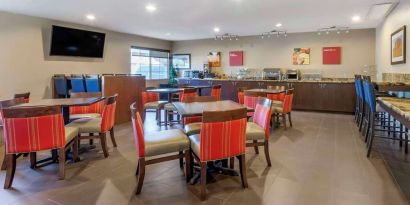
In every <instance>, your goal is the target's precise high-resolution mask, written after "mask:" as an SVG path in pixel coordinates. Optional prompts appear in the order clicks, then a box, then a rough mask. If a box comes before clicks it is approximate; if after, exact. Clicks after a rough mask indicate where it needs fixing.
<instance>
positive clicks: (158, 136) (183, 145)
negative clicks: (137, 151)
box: [145, 129, 189, 157]
mask: <svg viewBox="0 0 410 205" xmlns="http://www.w3.org/2000/svg"><path fill="white" fill-rule="evenodd" d="M188 149H189V140H188V137H187V136H186V135H185V134H184V133H183V132H182V131H181V130H179V129H173V130H163V131H159V132H155V133H152V134H149V133H148V134H147V135H146V136H145V156H146V157H151V156H157V155H161V154H168V153H172V152H179V151H185V150H188Z"/></svg>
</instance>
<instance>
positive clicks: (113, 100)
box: [101, 94, 118, 132]
mask: <svg viewBox="0 0 410 205" xmlns="http://www.w3.org/2000/svg"><path fill="white" fill-rule="evenodd" d="M117 97H118V94H115V95H113V96H110V97H108V98H107V99H106V101H105V106H104V109H103V112H102V119H101V132H107V131H108V130H111V128H113V127H114V123H115V109H116V107H117Z"/></svg>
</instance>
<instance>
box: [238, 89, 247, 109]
mask: <svg viewBox="0 0 410 205" xmlns="http://www.w3.org/2000/svg"><path fill="white" fill-rule="evenodd" d="M245 90H246V88H245V87H241V88H238V103H239V104H242V105H243V104H244V101H245V93H244V91H245Z"/></svg>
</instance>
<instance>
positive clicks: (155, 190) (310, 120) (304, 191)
mask: <svg viewBox="0 0 410 205" xmlns="http://www.w3.org/2000/svg"><path fill="white" fill-rule="evenodd" d="M293 120H294V127H293V128H290V129H287V130H284V129H283V128H281V129H277V130H274V131H272V134H271V139H270V150H271V158H272V167H267V166H266V162H265V157H264V155H255V154H254V151H253V149H248V150H247V167H248V182H249V188H248V189H242V188H241V185H240V179H239V177H225V176H219V175H218V176H216V178H217V181H216V182H215V183H212V184H208V185H207V191H208V200H207V201H206V202H200V201H199V199H198V197H197V196H198V191H199V189H198V188H199V187H198V186H192V185H188V184H186V183H185V181H184V176H183V172H182V171H181V170H180V168H179V165H178V161H170V162H166V163H162V164H157V165H150V166H149V167H148V168H147V173H146V178H145V183H144V186H143V189H142V193H141V195H139V196H134V195H133V191H134V187H135V185H136V181H135V177H134V173H135V168H136V161H137V158H136V154H135V149H134V142H133V136H132V129H131V126H130V124H128V123H127V124H122V125H119V126H117V127H116V139H117V140H118V145H119V147H118V148H117V149H114V148H112V145H111V143H110V141H109V145H110V150H109V152H110V156H109V158H107V159H104V158H103V157H102V153H101V150H100V149H99V144H98V143H97V149H95V150H93V151H90V152H89V153H86V154H83V155H82V157H83V160H82V161H81V162H78V163H75V164H71V163H68V165H67V175H66V180H63V181H58V180H57V166H56V165H50V166H47V167H43V168H40V169H37V170H31V169H29V168H28V166H29V162H28V159H27V158H21V159H19V160H18V167H17V172H16V176H15V181H14V184H13V189H11V190H3V189H0V204H2V205H8V204H13V205H16V204H76V205H77V204H81V205H82V204H84V205H85V204H168V205H169V204H213V205H217V204H233V205H238V204H272V205H273V204H278V205H287V204H295V205H303V204H307V205H320V204H325V205H328V204H329V205H330V204H335V205H339V204H343V205H350V204H358V205H366V204H372V205H379V204H380V205H382V204H386V205H390V204H391V205H400V204H408V202H407V199H406V195H407V196H410V165H409V164H410V163H409V160H408V157H407V156H406V155H404V154H403V153H402V151H401V150H399V149H398V144H397V143H395V144H393V143H390V142H386V141H380V140H378V141H377V143H376V144H377V146H376V151H375V154H374V155H373V157H372V158H371V159H367V158H366V157H365V151H366V150H365V146H364V143H363V141H362V139H361V137H360V134H359V133H358V131H357V128H356V126H355V125H354V123H353V116H351V115H339V114H326V113H310V112H294V113H293ZM153 122H154V120H153V115H149V116H148V118H147V122H146V125H145V128H146V131H147V132H150V131H153V130H157V129H159V128H158V127H156V126H155V124H154V123H153ZM163 129H164V128H163ZM379 151H380V152H379ZM0 152H1V154H2V152H3V149H2V148H1V149H0ZM44 154H47V153H44ZM236 165H238V163H236ZM4 178H5V172H4V171H2V172H0V182H1V183H3V182H4ZM402 190H403V191H402Z"/></svg>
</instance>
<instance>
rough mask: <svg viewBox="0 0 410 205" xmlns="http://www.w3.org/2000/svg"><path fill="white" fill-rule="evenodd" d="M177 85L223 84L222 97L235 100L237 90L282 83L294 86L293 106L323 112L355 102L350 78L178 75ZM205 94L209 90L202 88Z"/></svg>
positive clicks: (351, 107)
mask: <svg viewBox="0 0 410 205" xmlns="http://www.w3.org/2000/svg"><path fill="white" fill-rule="evenodd" d="M177 80H178V84H189V85H218V84H220V85H222V99H223V100H233V101H236V102H237V101H238V97H237V91H238V89H239V88H241V87H244V88H247V89H254V88H266V87H267V86H285V87H286V88H293V89H294V98H293V109H294V110H308V111H324V112H344V113H353V112H354V108H355V103H356V94H355V86H354V82H353V81H351V80H349V81H340V80H339V81H335V80H323V81H275V80H252V79H249V80H232V79H190V78H178V79H177ZM203 94H204V95H209V94H210V89H205V90H203Z"/></svg>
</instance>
